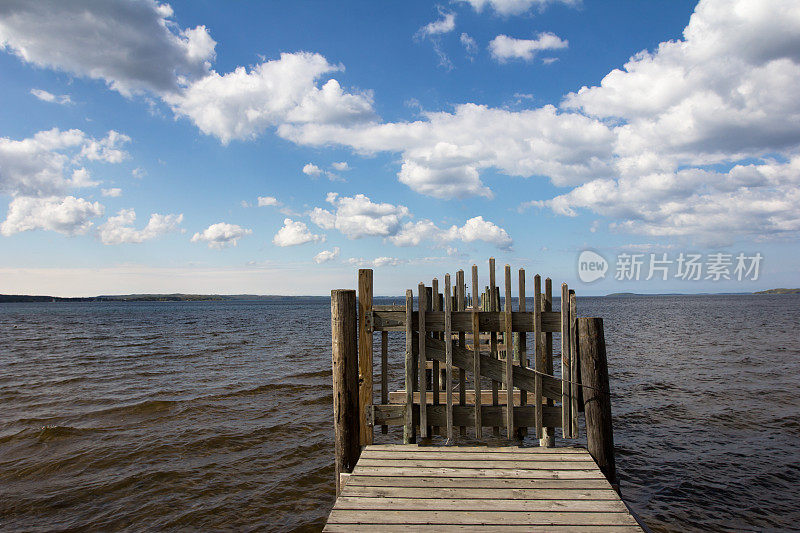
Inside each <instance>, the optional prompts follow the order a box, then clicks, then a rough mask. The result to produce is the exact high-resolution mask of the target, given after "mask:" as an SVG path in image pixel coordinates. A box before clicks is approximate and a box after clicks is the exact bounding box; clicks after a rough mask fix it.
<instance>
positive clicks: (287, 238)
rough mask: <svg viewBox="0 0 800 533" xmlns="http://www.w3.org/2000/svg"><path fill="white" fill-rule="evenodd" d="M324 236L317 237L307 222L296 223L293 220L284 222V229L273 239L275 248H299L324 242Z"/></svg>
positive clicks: (288, 219) (286, 219)
mask: <svg viewBox="0 0 800 533" xmlns="http://www.w3.org/2000/svg"><path fill="white" fill-rule="evenodd" d="M324 240H325V236H324V235H315V234H313V233H311V231H309V229H308V226H307V225H306V224H305V222H300V221H294V220H292V219H291V218H285V219H284V220H283V227H282V228H281V229H279V230H278V233H276V234H275V237H273V238H272V244H274V245H275V246H281V247H283V246H298V245H301V244H306V243H308V242H320V241H324Z"/></svg>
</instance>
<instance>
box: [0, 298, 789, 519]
mask: <svg viewBox="0 0 800 533" xmlns="http://www.w3.org/2000/svg"><path fill="white" fill-rule="evenodd" d="M578 306H579V312H580V314H582V315H596V316H602V317H604V319H605V326H606V340H607V343H608V353H609V365H610V373H611V387H612V391H613V393H614V395H613V410H614V416H615V420H614V421H615V432H616V434H615V437H616V442H617V450H618V451H617V461H618V467H619V470H620V474H621V477H622V480H623V481H622V490H623V496H624V497H625V499H626V501H628V503H629V504H630V505H631V506H632V508H633V509H634V510H635V511H636V512H637V513H638V514H639V515H640V516H641V517H642V519H643V520H644V521H645V522H646V523H647V524H648V525H649V526H650V528H651V529H652V530H654V531H687V530H714V531H718V530H736V531H770V530H772V531H786V530H792V529H798V528H799V527H800V525H799V524H800V510H799V509H800V505H798V503H797V502H798V501H800V489H798V487H800V415H799V414H798V413H800V392H799V391H798V388H799V387H800V333H799V332H798V326H799V325H800V297H798V296H693V297H652V298H644V297H637V298H581V299H579V301H578ZM329 307H330V306H329V302H328V301H327V300H325V299H319V300H317V301H313V300H297V301H291V302H287V301H284V302H183V303H123V302H120V303H74V304H73V303H48V304H35V303H28V304H0V495H2V497H1V498H0V528H2V529H4V530H24V531H54V530H77V529H95V530H98V529H101V530H131V531H141V530H163V529H214V530H219V529H230V530H240V531H250V530H266V531H286V530H318V529H320V528H321V527H322V525H323V524H324V521H325V518H326V516H327V513H328V511H329V510H330V507H331V506H332V504H333V500H334V495H333V466H332V460H333V449H332V417H331V402H332V398H331V389H330V383H331V374H330V316H329ZM397 335H400V334H397ZM403 342H404V341H403V338H402V336H401V337H398V338H395V337H392V339H391V345H390V346H391V348H392V352H391V356H390V357H391V360H390V362H391V370H392V377H393V380H394V385H395V386H396V387H398V388H399V386H400V382H399V377H400V374H401V370H402V367H401V365H402V362H401V361H402V357H403V354H402V346H403ZM381 438H384V439H390V440H392V441H395V440H396V434H390V435H389V436H387V437H381V436H380V435H378V440H380V439H381Z"/></svg>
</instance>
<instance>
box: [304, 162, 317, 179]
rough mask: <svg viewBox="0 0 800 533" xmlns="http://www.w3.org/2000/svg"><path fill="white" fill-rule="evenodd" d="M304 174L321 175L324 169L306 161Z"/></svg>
mask: <svg viewBox="0 0 800 533" xmlns="http://www.w3.org/2000/svg"><path fill="white" fill-rule="evenodd" d="M303 174H305V175H306V176H319V175H320V174H322V169H321V168H319V167H318V166H317V165H315V164H314V163H306V164H305V166H304V167H303Z"/></svg>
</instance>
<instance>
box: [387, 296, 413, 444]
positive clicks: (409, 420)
mask: <svg viewBox="0 0 800 533" xmlns="http://www.w3.org/2000/svg"><path fill="white" fill-rule="evenodd" d="M413 306H414V292H413V291H412V290H411V289H409V290H407V291H406V317H407V320H406V324H405V328H406V391H405V397H406V398H405V402H406V411H405V413H404V428H403V442H404V443H405V444H411V443H413V442H416V440H417V437H416V432H415V430H414V416H413V413H414V410H413V405H414V377H415V376H414V361H415V359H414V346H413V343H414V332H413V331H412V330H411V324H412V321H411V320H410V318H411V313H412V312H413ZM389 397H390V398H391V394H390V395H389Z"/></svg>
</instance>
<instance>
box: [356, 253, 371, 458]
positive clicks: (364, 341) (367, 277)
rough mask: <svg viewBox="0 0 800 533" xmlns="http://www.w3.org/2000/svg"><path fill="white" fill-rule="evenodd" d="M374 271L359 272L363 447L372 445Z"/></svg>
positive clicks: (361, 438) (360, 392)
mask: <svg viewBox="0 0 800 533" xmlns="http://www.w3.org/2000/svg"><path fill="white" fill-rule="evenodd" d="M368 318H369V319H371V318H372V270H371V269H369V268H361V269H359V270H358V381H359V387H358V413H359V416H360V417H361V424H360V437H359V440H360V442H361V445H362V446H366V445H367V444H372V438H373V433H372V427H373V426H371V425H370V424H367V423H366V420H367V409H369V408H370V406H371V405H372V383H373V366H372V326H371V324H370V323H369V322H368Z"/></svg>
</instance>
